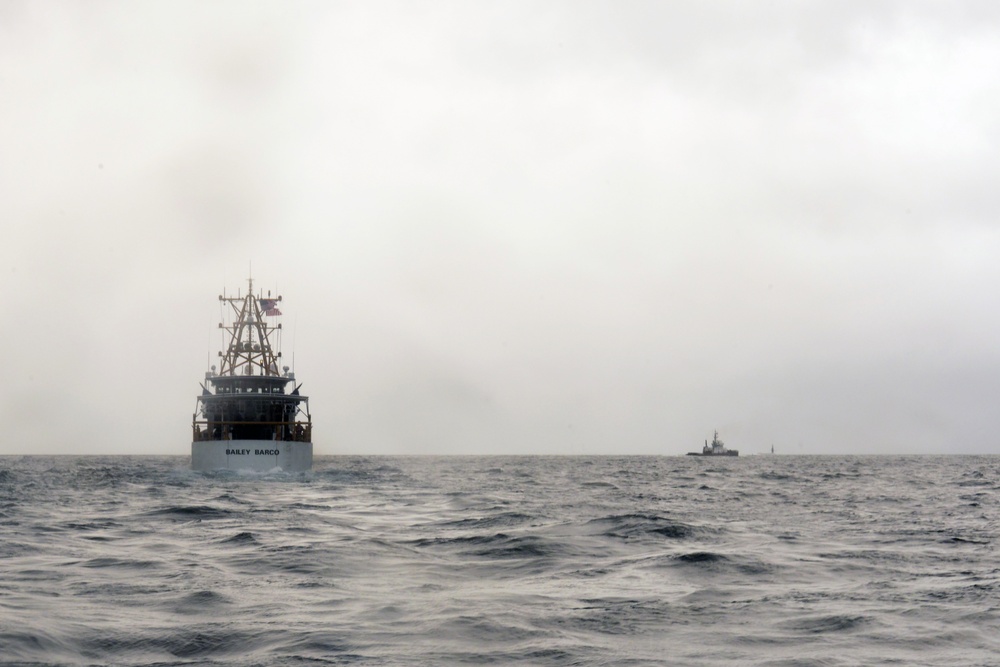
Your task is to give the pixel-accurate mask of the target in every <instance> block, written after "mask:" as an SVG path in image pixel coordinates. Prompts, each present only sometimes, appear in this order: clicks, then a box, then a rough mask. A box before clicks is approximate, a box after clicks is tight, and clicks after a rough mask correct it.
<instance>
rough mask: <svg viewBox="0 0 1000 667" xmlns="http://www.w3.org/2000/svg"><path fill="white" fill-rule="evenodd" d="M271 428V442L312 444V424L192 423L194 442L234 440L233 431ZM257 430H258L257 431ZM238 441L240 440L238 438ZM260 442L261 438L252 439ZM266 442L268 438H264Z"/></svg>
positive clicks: (296, 422) (203, 421)
mask: <svg viewBox="0 0 1000 667" xmlns="http://www.w3.org/2000/svg"><path fill="white" fill-rule="evenodd" d="M267 426H269V427H271V438H270V439H271V440H278V441H282V442H312V422H308V421H293V422H248V421H212V422H210V421H205V420H202V421H199V420H195V421H194V422H192V425H191V430H192V440H194V441H195V442H205V441H211V440H233V439H234V438H233V431H234V430H235V431H240V430H242V427H267ZM255 430H256V429H255ZM237 439H239V438H238V437H237ZM251 439H253V440H260V439H261V438H251ZM264 439H265V440H266V439H267V438H264Z"/></svg>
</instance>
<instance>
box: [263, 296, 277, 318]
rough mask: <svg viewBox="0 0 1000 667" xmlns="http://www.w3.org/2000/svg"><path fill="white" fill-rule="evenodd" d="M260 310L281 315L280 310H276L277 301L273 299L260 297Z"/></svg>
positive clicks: (268, 313)
mask: <svg viewBox="0 0 1000 667" xmlns="http://www.w3.org/2000/svg"><path fill="white" fill-rule="evenodd" d="M260 310H261V312H263V313H264V314H265V315H272V316H273V315H281V311H280V310H278V302H277V300H275V299H261V300H260Z"/></svg>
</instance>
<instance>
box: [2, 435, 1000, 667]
mask: <svg viewBox="0 0 1000 667" xmlns="http://www.w3.org/2000/svg"><path fill="white" fill-rule="evenodd" d="M187 468H188V460H187V459H186V458H184V457H44V456H29V457H0V664H3V665H213V666H214V665H220V666H222V665H226V666H228V665H240V666H252V665H324V664H332V665H487V664H488V665H551V666H562V665H616V666H617V665H705V666H713V665H767V666H778V665H782V666H791V665H805V666H819V665H823V666H840V665H947V666H949V667H958V666H962V665H977V666H985V665H998V664H1000V559H998V553H997V544H998V542H1000V523H998V519H1000V457H957V456H956V457H875V456H872V457H797V456H780V455H779V456H756V457H740V458H737V459H702V458H695V457H441V458H435V457H319V458H318V459H317V461H316V465H315V468H314V470H313V471H312V472H309V473H298V474H284V473H269V474H234V473H227V474H205V473H195V472H192V471H190V470H188V469H187Z"/></svg>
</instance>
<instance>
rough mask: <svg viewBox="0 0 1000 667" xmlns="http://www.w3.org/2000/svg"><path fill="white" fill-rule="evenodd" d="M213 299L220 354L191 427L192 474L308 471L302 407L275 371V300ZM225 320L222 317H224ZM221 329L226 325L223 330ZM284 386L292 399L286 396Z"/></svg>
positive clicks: (287, 373) (290, 381)
mask: <svg viewBox="0 0 1000 667" xmlns="http://www.w3.org/2000/svg"><path fill="white" fill-rule="evenodd" d="M248 282H249V288H248V290H247V294H246V296H240V295H239V293H238V292H237V296H235V297H233V296H226V295H225V294H223V295H222V296H220V297H219V303H220V305H221V306H222V310H223V320H224V321H223V322H220V323H219V328H220V329H223V330H224V333H223V341H224V343H225V344H226V347H225V350H224V351H220V352H219V357H220V366H219V369H218V371H216V368H215V366H212V368H211V370H209V371H207V372H206V373H205V382H204V383H203V384H202V385H201V396H199V397H198V399H197V403H196V405H195V412H194V418H193V419H192V431H193V438H192V440H193V441H192V443H191V467H192V468H193V469H194V470H259V471H268V470H275V469H280V470H282V471H303V470H310V469H311V468H312V458H313V446H312V417H311V416H310V414H309V399H308V397H306V396H303V395H302V394H300V393H299V389H300V388H301V386H302V385H300V384H299V385H296V384H295V373H294V372H292V371H291V370H290V369H289V367H288V366H283V367H282V368H281V369H280V370H279V368H278V363H279V361H280V360H281V351H280V349H277V348H278V347H279V346H280V336H281V324H280V323H279V322H276V319H277V318H278V317H280V316H281V310H280V309H279V308H278V304H279V303H281V297H280V296H275V297H272V296H271V293H270V292H268V293H267V296H266V297H264V296H263V295H262V294H259V295H258V294H254V291H253V280H252V279H250V280H249V281H248ZM227 315H228V317H227ZM227 321H228V323H227ZM289 385H291V386H292V387H293V388H292V389H291V391H286V390H287V389H288V387H289Z"/></svg>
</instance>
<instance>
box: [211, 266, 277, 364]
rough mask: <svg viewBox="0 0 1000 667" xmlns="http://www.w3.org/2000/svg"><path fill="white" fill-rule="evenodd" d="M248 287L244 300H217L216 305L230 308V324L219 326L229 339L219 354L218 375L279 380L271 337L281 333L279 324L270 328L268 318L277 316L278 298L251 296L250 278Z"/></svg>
mask: <svg viewBox="0 0 1000 667" xmlns="http://www.w3.org/2000/svg"><path fill="white" fill-rule="evenodd" d="M248 283H249V287H248V290H247V295H246V296H245V297H240V296H235V297H232V296H230V297H227V296H225V295H220V296H219V301H220V302H224V303H228V304H229V306H230V308H232V315H233V321H232V324H228V325H227V324H225V323H224V322H220V323H219V328H220V329H224V330H225V331H226V332H227V333H228V334H229V335H228V345H227V347H226V349H225V351H220V352H219V356H220V357H221V358H222V364H221V366H220V368H219V375H222V376H225V375H230V376H232V375H265V376H271V377H278V376H280V373H279V371H278V359H279V358H280V357H281V352H280V351H275V349H274V347H273V346H272V344H271V334H272V333H273V332H274V331H277V330H279V329H281V324H280V323H279V324H276V325H271V324H268V322H267V320H266V319H265V318H266V317H267V316H273V315H280V314H281V312H280V311H279V310H278V308H277V303H278V302H279V301H281V297H280V296H278V297H276V298H273V299H272V298H271V297H270V293H268V297H267V298H262V297H258V296H256V295H254V293H253V278H250V279H248Z"/></svg>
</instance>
